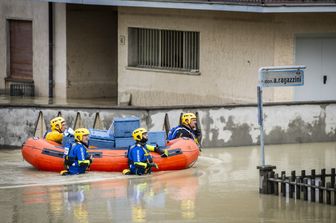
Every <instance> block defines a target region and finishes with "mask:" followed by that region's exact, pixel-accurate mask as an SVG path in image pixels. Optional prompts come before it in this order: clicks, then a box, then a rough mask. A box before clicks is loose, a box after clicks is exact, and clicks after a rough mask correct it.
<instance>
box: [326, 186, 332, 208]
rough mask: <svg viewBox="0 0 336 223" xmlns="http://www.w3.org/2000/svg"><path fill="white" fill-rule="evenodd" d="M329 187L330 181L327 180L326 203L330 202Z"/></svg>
mask: <svg viewBox="0 0 336 223" xmlns="http://www.w3.org/2000/svg"><path fill="white" fill-rule="evenodd" d="M330 188H331V183H330V182H328V183H327V190H326V196H327V197H326V202H327V204H331V191H330Z"/></svg>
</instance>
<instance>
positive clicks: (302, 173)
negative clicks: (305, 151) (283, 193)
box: [301, 170, 306, 192]
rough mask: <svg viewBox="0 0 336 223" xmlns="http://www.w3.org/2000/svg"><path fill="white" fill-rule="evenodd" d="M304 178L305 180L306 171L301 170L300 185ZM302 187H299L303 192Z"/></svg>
mask: <svg viewBox="0 0 336 223" xmlns="http://www.w3.org/2000/svg"><path fill="white" fill-rule="evenodd" d="M304 178H306V171H305V170H301V183H303V180H304ZM303 189H304V187H301V191H302V192H303Z"/></svg>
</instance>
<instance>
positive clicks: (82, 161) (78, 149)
mask: <svg viewBox="0 0 336 223" xmlns="http://www.w3.org/2000/svg"><path fill="white" fill-rule="evenodd" d="M68 156H69V160H70V161H71V162H72V164H71V165H70V166H69V173H70V174H81V173H85V170H86V168H87V167H88V166H89V165H90V155H89V154H88V152H87V148H86V146H85V145H84V144H82V143H80V142H77V143H76V144H75V145H74V147H73V148H71V149H70V151H69V155H68Z"/></svg>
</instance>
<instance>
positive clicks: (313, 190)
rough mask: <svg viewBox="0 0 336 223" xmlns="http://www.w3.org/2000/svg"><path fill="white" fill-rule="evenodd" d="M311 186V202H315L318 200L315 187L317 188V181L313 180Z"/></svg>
mask: <svg viewBox="0 0 336 223" xmlns="http://www.w3.org/2000/svg"><path fill="white" fill-rule="evenodd" d="M310 185H311V186H312V187H310V201H311V202H315V201H316V199H315V197H316V196H315V192H316V191H315V188H314V187H313V186H315V179H311V180H310Z"/></svg>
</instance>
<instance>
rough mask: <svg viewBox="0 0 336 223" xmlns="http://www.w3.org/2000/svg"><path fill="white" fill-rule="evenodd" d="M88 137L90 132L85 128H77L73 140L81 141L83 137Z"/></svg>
mask: <svg viewBox="0 0 336 223" xmlns="http://www.w3.org/2000/svg"><path fill="white" fill-rule="evenodd" d="M86 135H90V131H89V130H88V129H86V128H79V129H76V130H75V140H77V141H80V142H81V141H83V136H86Z"/></svg>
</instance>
